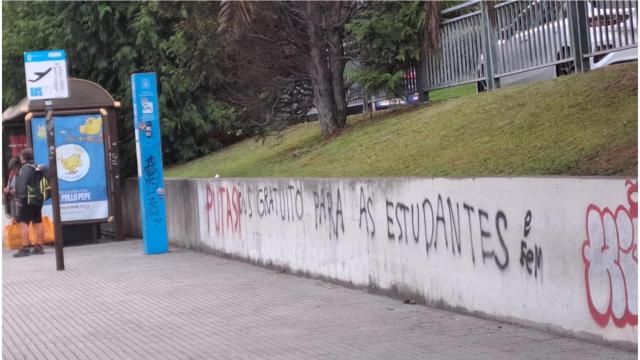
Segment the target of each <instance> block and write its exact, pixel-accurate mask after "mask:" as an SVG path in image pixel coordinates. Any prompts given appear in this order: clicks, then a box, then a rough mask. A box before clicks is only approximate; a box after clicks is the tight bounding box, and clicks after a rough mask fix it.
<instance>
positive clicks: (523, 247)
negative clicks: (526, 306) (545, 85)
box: [520, 210, 542, 280]
mask: <svg viewBox="0 0 640 360" xmlns="http://www.w3.org/2000/svg"><path fill="white" fill-rule="evenodd" d="M532 222H533V215H532V214H531V210H529V211H527V214H526V215H525V216H524V227H523V228H524V231H523V239H522V241H520V266H522V267H523V268H524V269H526V271H527V273H528V274H529V275H532V276H533V277H535V278H538V273H539V274H540V280H542V271H541V268H542V247H540V246H538V245H537V244H533V245H532V244H531V242H527V240H528V237H529V234H530V233H531V224H532Z"/></svg>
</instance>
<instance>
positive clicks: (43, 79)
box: [24, 50, 69, 100]
mask: <svg viewBox="0 0 640 360" xmlns="http://www.w3.org/2000/svg"><path fill="white" fill-rule="evenodd" d="M24 72H25V77H26V81H27V97H28V98H29V100H45V99H59V98H67V97H69V86H68V82H67V54H66V53H65V51H64V50H46V51H32V52H25V53H24Z"/></svg>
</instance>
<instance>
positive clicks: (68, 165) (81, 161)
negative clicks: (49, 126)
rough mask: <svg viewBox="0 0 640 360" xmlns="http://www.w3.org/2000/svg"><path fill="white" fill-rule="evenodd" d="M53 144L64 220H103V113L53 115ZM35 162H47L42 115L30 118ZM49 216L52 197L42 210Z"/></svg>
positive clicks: (105, 213) (105, 200) (106, 212)
mask: <svg viewBox="0 0 640 360" xmlns="http://www.w3.org/2000/svg"><path fill="white" fill-rule="evenodd" d="M54 120H55V131H56V133H55V143H56V153H57V164H58V185H59V192H60V217H61V220H62V221H63V222H67V221H82V220H102V219H106V218H107V217H108V216H109V200H108V196H107V176H106V170H105V155H104V141H103V133H102V116H101V115H100V114H84V115H69V116H55V117H54ZM31 131H32V137H33V151H34V157H35V162H36V164H47V165H48V164H49V160H48V156H47V132H46V121H45V119H44V118H41V117H40V118H33V119H32V121H31ZM42 213H43V215H46V216H49V217H51V214H52V210H51V200H50V199H49V200H47V201H46V202H45V205H44V207H43V209H42Z"/></svg>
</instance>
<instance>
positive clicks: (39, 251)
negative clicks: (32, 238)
mask: <svg viewBox="0 0 640 360" xmlns="http://www.w3.org/2000/svg"><path fill="white" fill-rule="evenodd" d="M42 254H44V249H43V248H42V246H35V247H34V248H33V250H31V255H42Z"/></svg>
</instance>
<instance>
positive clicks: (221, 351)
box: [2, 241, 637, 360]
mask: <svg viewBox="0 0 640 360" xmlns="http://www.w3.org/2000/svg"><path fill="white" fill-rule="evenodd" d="M141 245H142V244H141V242H140V241H125V242H120V243H108V244H99V245H88V246H78V247H69V248H66V249H65V260H66V268H67V269H66V271H64V272H56V271H55V256H54V252H53V249H52V248H47V249H46V250H47V251H48V252H47V254H45V255H43V256H30V257H27V258H22V259H14V258H12V257H11V252H7V251H4V253H3V266H2V268H3V278H2V289H3V294H2V300H3V302H2V310H3V312H2V319H3V323H2V330H3V332H2V351H3V358H5V359H58V360H66V359H495V360H498V359H634V358H636V357H637V354H636V353H630V352H625V351H622V350H617V349H613V348H609V347H604V346H600V345H594V344H590V343H588V342H584V341H579V340H575V339H569V338H564V337H558V336H554V335H550V334H547V333H543V332H539V331H534V330H530V329H525V328H522V327H518V326H511V325H506V324H501V323H498V322H493V321H486V320H482V319H478V318H474V317H469V316H463V315H459V314H455V313H451V312H446V311H441V310H436V309H431V308H428V307H424V306H420V305H408V304H407V305H405V304H403V303H402V302H400V301H398V300H394V299H391V298H386V297H383V296H376V295H371V294H368V293H366V292H363V291H359V290H353V289H348V288H344V287H341V286H338V285H333V284H329V283H326V282H322V281H318V280H312V279H306V278H301V277H297V276H292V275H287V274H283V273H280V272H277V271H274V270H269V269H264V268H261V267H258V266H253V265H250V264H246V263H242V262H238V261H233V260H228V259H223V258H219V257H216V256H211V255H205V254H200V253H195V252H191V251H186V250H180V249H172V251H171V253H169V254H164V255H155V256H145V255H143V254H142V250H141Z"/></svg>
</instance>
